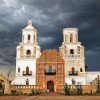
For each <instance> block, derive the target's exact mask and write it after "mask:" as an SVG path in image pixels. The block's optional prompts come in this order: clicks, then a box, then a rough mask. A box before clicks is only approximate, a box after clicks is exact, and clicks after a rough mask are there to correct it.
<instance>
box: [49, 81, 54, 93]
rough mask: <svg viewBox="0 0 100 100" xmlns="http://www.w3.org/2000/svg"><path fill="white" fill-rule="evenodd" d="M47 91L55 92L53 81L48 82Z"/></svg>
mask: <svg viewBox="0 0 100 100" xmlns="http://www.w3.org/2000/svg"><path fill="white" fill-rule="evenodd" d="M47 90H49V92H53V91H54V82H53V81H48V82H47Z"/></svg>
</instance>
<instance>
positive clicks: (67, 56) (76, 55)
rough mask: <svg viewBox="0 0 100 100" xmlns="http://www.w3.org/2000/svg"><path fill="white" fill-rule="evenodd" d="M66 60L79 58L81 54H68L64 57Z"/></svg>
mask: <svg viewBox="0 0 100 100" xmlns="http://www.w3.org/2000/svg"><path fill="white" fill-rule="evenodd" d="M64 57H65V58H79V57H80V55H79V54H66V55H64Z"/></svg>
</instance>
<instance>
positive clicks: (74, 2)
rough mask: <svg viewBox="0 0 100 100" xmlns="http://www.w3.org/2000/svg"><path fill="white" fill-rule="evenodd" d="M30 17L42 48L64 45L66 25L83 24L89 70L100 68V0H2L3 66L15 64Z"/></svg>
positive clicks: (81, 35)
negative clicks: (18, 47) (23, 32)
mask: <svg viewBox="0 0 100 100" xmlns="http://www.w3.org/2000/svg"><path fill="white" fill-rule="evenodd" d="M30 18H31V19H32V21H33V25H34V27H35V28H37V30H38V40H39V45H40V46H41V48H42V50H44V49H46V48H48V49H52V48H56V49H58V48H59V46H61V44H62V30H63V28H70V27H71V28H72V27H76V28H79V40H80V41H81V42H82V45H83V46H85V60H86V65H87V66H88V70H89V71H98V70H100V0H0V68H4V69H7V68H10V67H12V68H15V56H16V46H17V45H18V43H19V42H20V41H21V35H22V34H21V29H23V28H25V27H26V25H27V21H28V19H30Z"/></svg>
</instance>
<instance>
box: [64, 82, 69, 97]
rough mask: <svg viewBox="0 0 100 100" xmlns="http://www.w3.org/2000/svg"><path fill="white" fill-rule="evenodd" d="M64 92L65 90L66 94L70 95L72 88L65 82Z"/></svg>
mask: <svg viewBox="0 0 100 100" xmlns="http://www.w3.org/2000/svg"><path fill="white" fill-rule="evenodd" d="M64 92H65V95H70V88H69V87H68V85H67V84H65V86H64Z"/></svg>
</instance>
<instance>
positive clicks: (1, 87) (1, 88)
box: [0, 80, 4, 94]
mask: <svg viewBox="0 0 100 100" xmlns="http://www.w3.org/2000/svg"><path fill="white" fill-rule="evenodd" d="M3 93H4V81H3V80H0V94H3Z"/></svg>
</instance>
